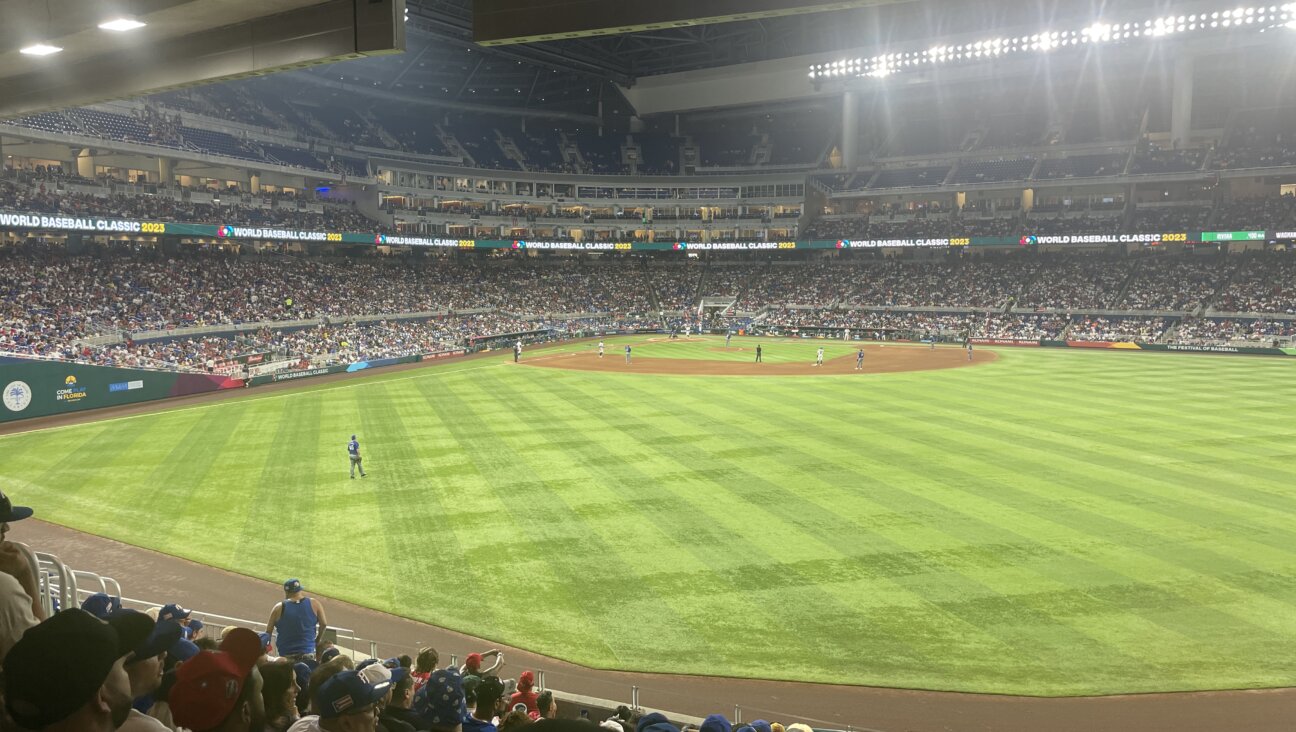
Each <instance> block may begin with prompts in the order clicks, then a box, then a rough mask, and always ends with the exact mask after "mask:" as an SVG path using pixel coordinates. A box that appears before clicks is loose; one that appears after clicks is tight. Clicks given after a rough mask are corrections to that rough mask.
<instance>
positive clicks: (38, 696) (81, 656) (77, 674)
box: [3, 609, 130, 729]
mask: <svg viewBox="0 0 1296 732" xmlns="http://www.w3.org/2000/svg"><path fill="white" fill-rule="evenodd" d="M129 652H130V649H129V648H127V649H124V650H123V648H122V643H121V639H120V637H119V636H118V634H117V630H116V629H115V628H113V627H112V626H110V625H109V624H107V623H105V622H103V621H101V620H99V619H98V618H96V617H95V616H93V615H91V614H90V613H88V612H86V611H84V610H78V609H71V610H64V611H63V612H60V613H58V614H56V615H54V616H53V617H51V618H50V619H48V620H46V621H45V622H43V623H41V624H39V625H36V626H33V627H31V628H28V629H27V632H25V633H23V636H22V638H21V639H19V641H18V642H17V643H15V644H14V646H13V648H10V649H9V653H8V654H7V655H6V656H5V657H4V663H3V667H4V696H5V708H6V709H7V710H8V711H9V716H11V717H13V720H14V721H15V722H17V723H18V724H19V725H21V726H23V727H27V728H29V729H41V728H43V727H48V726H49V725H52V724H54V723H55V722H59V721H62V720H64V719H67V718H68V717H70V716H72V714H73V713H75V712H76V711H77V710H78V709H80V708H81V707H83V706H85V704H86V702H88V701H90V700H91V699H92V698H94V695H95V693H96V692H98V691H99V687H101V686H103V683H104V680H105V679H107V678H108V674H109V673H110V672H111V671H112V667H113V664H115V663H117V659H119V658H121V657H122V656H124V655H126V654H127V653H129Z"/></svg>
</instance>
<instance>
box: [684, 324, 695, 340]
mask: <svg viewBox="0 0 1296 732" xmlns="http://www.w3.org/2000/svg"><path fill="white" fill-rule="evenodd" d="M692 332H693V326H691V325H686V326H684V337H685V338H688V337H689V334H690V333H692Z"/></svg>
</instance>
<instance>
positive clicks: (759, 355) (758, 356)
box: [756, 343, 762, 363]
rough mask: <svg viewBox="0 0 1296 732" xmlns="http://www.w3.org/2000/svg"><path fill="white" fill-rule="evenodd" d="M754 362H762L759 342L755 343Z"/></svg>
mask: <svg viewBox="0 0 1296 732" xmlns="http://www.w3.org/2000/svg"><path fill="white" fill-rule="evenodd" d="M756 363H762V362H761V347H760V344H759V343H757V344H756Z"/></svg>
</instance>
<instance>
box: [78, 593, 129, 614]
mask: <svg viewBox="0 0 1296 732" xmlns="http://www.w3.org/2000/svg"><path fill="white" fill-rule="evenodd" d="M81 609H82V610H85V611H86V612H88V613H90V614H91V615H93V616H95V617H96V618H99V619H100V620H107V619H108V618H109V616H111V615H112V614H113V613H115V612H117V611H119V610H121V609H122V606H121V598H120V597H113V596H112V595H109V594H108V593H106V592H96V593H94V594H93V595H91V596H89V597H87V598H86V599H85V602H83V603H81Z"/></svg>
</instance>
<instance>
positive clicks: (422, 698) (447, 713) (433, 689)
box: [413, 667, 468, 732]
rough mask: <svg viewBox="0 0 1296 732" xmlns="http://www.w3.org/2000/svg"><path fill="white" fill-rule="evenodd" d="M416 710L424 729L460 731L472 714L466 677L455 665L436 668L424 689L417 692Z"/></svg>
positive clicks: (420, 725) (442, 731) (438, 731)
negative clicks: (437, 669) (464, 721)
mask: <svg viewBox="0 0 1296 732" xmlns="http://www.w3.org/2000/svg"><path fill="white" fill-rule="evenodd" d="M413 709H414V713H415V714H416V715H417V716H418V718H419V720H420V724H417V725H415V726H416V727H418V728H420V729H426V730H431V731H432V732H460V730H461V729H462V725H463V720H464V719H465V718H466V717H467V716H468V706H467V704H466V703H465V701H464V688H463V678H462V677H461V676H460V675H459V669H457V668H454V667H451V668H444V669H441V670H439V671H433V672H432V674H431V676H429V677H428V681H427V683H426V684H424V685H423V688H422V689H419V692H418V693H417V694H415V695H414V706H413Z"/></svg>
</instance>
